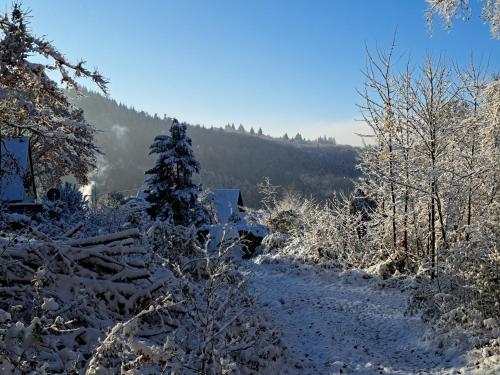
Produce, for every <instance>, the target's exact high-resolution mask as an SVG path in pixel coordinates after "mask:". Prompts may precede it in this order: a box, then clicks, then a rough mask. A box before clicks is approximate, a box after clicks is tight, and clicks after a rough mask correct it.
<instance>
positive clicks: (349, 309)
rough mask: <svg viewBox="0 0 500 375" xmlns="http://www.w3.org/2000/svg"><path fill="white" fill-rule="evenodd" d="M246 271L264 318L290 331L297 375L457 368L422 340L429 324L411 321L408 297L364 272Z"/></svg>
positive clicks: (256, 267) (276, 267) (254, 267)
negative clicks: (386, 286) (426, 325)
mask: <svg viewBox="0 0 500 375" xmlns="http://www.w3.org/2000/svg"><path fill="white" fill-rule="evenodd" d="M245 268H246V269H247V271H248V272H249V274H250V287H251V288H252V289H253V290H254V292H255V293H256V294H257V295H258V296H259V300H260V302H261V304H262V305H263V306H262V309H263V313H264V315H265V316H266V317H267V318H268V319H270V320H272V321H273V322H274V324H275V325H277V326H278V327H279V328H280V329H281V331H282V333H283V337H284V340H285V342H286V344H287V345H288V348H289V351H290V352H291V357H292V360H293V363H292V364H291V366H290V367H292V368H293V369H294V370H293V371H294V373H297V374H339V373H347V374H349V373H355V374H379V373H384V374H429V373H432V374H434V373H450V370H452V368H451V367H452V366H451V365H450V364H448V363H447V361H446V360H445V358H443V357H442V356H439V355H437V354H436V352H435V351H434V350H431V349H429V348H426V347H425V345H424V343H423V342H422V341H421V339H420V337H421V336H422V334H423V332H424V331H425V328H426V327H425V325H424V323H423V322H422V321H421V320H420V319H419V318H417V317H413V316H405V314H404V311H405V309H406V304H407V298H408V296H407V294H406V293H403V292H401V291H400V290H399V289H396V288H381V287H380V286H378V285H376V284H377V282H376V281H374V279H369V278H368V279H367V278H363V276H362V275H360V274H350V275H347V276H346V275H340V274H338V273H336V272H333V271H328V272H326V271H321V272H319V273H317V272H313V271H310V272H307V271H304V269H303V268H301V269H300V271H299V270H298V269H297V268H294V267H293V266H289V265H286V264H283V263H281V264H256V263H254V261H248V262H247V263H246V264H245ZM455 364H456V363H455ZM446 368H448V371H447V370H445V369H446ZM452 373H453V372H452Z"/></svg>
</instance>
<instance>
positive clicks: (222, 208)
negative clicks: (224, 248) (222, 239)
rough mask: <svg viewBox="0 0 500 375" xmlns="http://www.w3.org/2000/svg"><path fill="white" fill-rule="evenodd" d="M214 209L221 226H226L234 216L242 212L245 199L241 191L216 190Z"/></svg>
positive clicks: (214, 191)
mask: <svg viewBox="0 0 500 375" xmlns="http://www.w3.org/2000/svg"><path fill="white" fill-rule="evenodd" d="M213 195H214V209H215V215H216V218H217V221H218V222H219V224H226V223H227V222H228V221H229V218H230V217H231V215H232V214H236V213H238V212H242V211H243V209H242V206H243V199H242V198H241V192H240V190H239V189H215V190H213Z"/></svg>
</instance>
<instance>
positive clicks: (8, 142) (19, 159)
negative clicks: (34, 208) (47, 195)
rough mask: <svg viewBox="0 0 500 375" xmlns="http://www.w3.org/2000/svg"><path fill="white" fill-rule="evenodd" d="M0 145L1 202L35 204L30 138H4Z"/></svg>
mask: <svg viewBox="0 0 500 375" xmlns="http://www.w3.org/2000/svg"><path fill="white" fill-rule="evenodd" d="M0 143H1V145H0V155H1V173H0V178H1V185H0V201H3V202H34V201H35V198H36V193H35V184H34V180H33V173H32V166H31V154H30V139H29V137H19V138H2V139H1V141H0Z"/></svg>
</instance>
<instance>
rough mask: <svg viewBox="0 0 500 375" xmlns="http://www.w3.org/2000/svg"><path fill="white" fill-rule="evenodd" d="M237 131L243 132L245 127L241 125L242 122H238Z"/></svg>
mask: <svg viewBox="0 0 500 375" xmlns="http://www.w3.org/2000/svg"><path fill="white" fill-rule="evenodd" d="M238 131H239V132H240V133H245V127H244V126H243V124H240V126H238Z"/></svg>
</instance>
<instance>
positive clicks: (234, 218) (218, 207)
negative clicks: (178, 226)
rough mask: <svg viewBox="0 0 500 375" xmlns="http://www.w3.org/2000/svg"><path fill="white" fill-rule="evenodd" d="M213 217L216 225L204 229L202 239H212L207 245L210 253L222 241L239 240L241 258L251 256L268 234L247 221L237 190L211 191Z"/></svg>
mask: <svg viewBox="0 0 500 375" xmlns="http://www.w3.org/2000/svg"><path fill="white" fill-rule="evenodd" d="M212 194H213V198H212V206H213V211H214V212H213V215H214V218H215V221H216V224H213V225H209V226H206V227H204V228H203V229H202V230H201V231H200V234H201V235H202V238H205V240H206V239H207V238H209V236H208V235H209V234H210V238H211V239H212V240H211V241H210V243H209V244H208V248H209V250H210V251H215V250H216V249H217V248H218V247H219V246H220V244H221V242H223V241H224V240H226V241H227V240H229V242H230V241H231V240H233V239H236V238H239V240H240V241H241V245H242V251H243V254H242V256H243V257H244V258H248V257H250V256H252V255H253V254H254V253H255V252H256V250H257V248H258V247H259V246H260V245H261V243H262V239H263V238H264V237H265V236H266V235H267V234H268V232H267V228H265V227H264V226H262V225H260V224H257V223H255V222H251V223H250V222H249V221H248V220H247V218H248V217H247V212H246V211H245V209H244V207H243V199H242V197H241V192H240V190H239V189H215V190H213V191H212Z"/></svg>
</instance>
